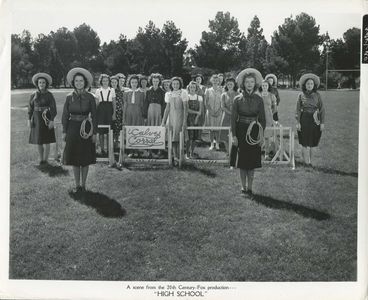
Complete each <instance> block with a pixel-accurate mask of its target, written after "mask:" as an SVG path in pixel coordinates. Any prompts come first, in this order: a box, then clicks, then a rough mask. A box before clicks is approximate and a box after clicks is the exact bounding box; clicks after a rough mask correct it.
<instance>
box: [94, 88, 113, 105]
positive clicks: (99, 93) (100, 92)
mask: <svg viewBox="0 0 368 300" xmlns="http://www.w3.org/2000/svg"><path fill="white" fill-rule="evenodd" d="M96 98H97V99H98V101H99V102H104V101H107V102H112V98H116V94H115V90H114V89H113V88H110V87H108V88H107V89H105V88H102V87H101V88H98V89H97V90H96Z"/></svg>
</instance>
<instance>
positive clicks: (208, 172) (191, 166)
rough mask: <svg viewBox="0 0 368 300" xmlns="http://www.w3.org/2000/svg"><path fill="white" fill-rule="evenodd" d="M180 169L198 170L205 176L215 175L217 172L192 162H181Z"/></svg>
mask: <svg viewBox="0 0 368 300" xmlns="http://www.w3.org/2000/svg"><path fill="white" fill-rule="evenodd" d="M181 170H183V171H189V172H198V173H201V174H203V175H206V176H208V177H212V178H213V177H216V176H217V174H216V173H215V172H213V171H212V170H209V169H205V168H198V167H197V166H196V165H194V164H183V166H182V168H181Z"/></svg>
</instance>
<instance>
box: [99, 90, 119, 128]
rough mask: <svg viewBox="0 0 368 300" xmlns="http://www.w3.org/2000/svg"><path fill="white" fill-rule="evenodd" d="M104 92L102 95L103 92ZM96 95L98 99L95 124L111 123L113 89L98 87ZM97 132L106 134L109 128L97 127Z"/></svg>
mask: <svg viewBox="0 0 368 300" xmlns="http://www.w3.org/2000/svg"><path fill="white" fill-rule="evenodd" d="M105 91H106V92H107V93H105V95H104V92H105ZM96 97H97V98H98V100H99V104H98V106H97V125H110V126H112V125H113V122H112V114H113V106H112V98H114V97H116V95H115V90H114V89H113V88H110V87H109V88H107V89H103V88H99V89H97V90H96ZM97 131H98V133H99V134H107V133H108V132H109V130H108V129H107V128H98V129H97Z"/></svg>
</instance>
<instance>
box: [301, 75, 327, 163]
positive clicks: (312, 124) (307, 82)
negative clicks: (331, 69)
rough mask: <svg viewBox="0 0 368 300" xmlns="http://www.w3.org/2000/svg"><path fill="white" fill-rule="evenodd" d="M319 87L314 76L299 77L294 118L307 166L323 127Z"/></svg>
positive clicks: (323, 120) (323, 110) (316, 77)
mask: <svg viewBox="0 0 368 300" xmlns="http://www.w3.org/2000/svg"><path fill="white" fill-rule="evenodd" d="M319 85H320V79H319V77H318V76H317V75H315V74H312V73H308V74H304V75H303V76H302V77H300V80H299V86H301V87H302V93H300V94H299V95H298V101H297V106H296V114H295V118H296V120H297V125H296V128H297V130H298V139H299V144H300V145H302V147H303V149H302V155H303V160H304V162H305V164H307V165H308V166H311V165H312V156H313V150H312V149H313V148H314V147H317V146H318V144H319V141H320V139H321V135H322V131H323V130H324V127H325V125H324V123H325V107H324V105H323V102H322V98H321V95H320V94H319V93H318V92H317V88H318V87H319Z"/></svg>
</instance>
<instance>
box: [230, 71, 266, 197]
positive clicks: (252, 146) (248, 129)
mask: <svg viewBox="0 0 368 300" xmlns="http://www.w3.org/2000/svg"><path fill="white" fill-rule="evenodd" d="M236 82H237V83H238V85H239V87H240V89H241V91H242V93H241V94H240V95H238V96H236V97H235V99H234V103H233V107H232V114H231V131H232V135H233V144H234V145H235V146H237V147H238V159H237V164H236V166H237V167H238V168H239V169H240V179H241V185H242V193H243V194H248V195H250V196H251V195H252V193H253V192H252V191H253V178H254V169H256V168H260V167H261V166H262V164H261V145H262V143H263V139H262V134H263V130H264V128H265V126H266V118H265V110H264V105H263V100H262V98H261V97H260V96H259V95H258V94H257V93H256V91H257V89H258V87H259V86H260V85H261V83H262V75H261V73H260V72H259V71H258V70H256V69H253V68H248V69H245V70H243V71H241V72H240V73H239V74H238V76H237V78H236Z"/></svg>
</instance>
